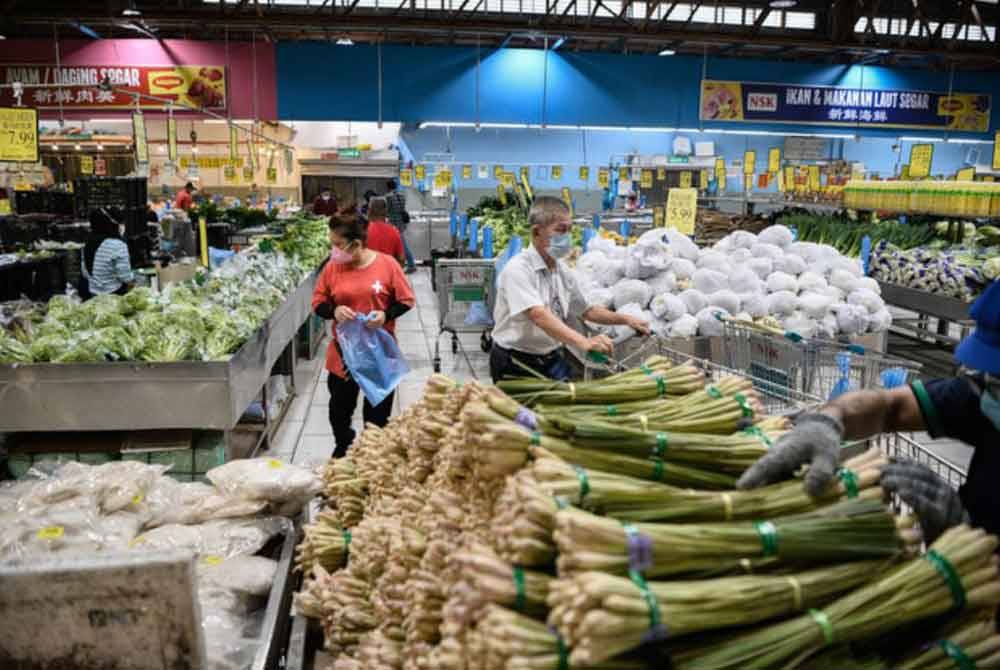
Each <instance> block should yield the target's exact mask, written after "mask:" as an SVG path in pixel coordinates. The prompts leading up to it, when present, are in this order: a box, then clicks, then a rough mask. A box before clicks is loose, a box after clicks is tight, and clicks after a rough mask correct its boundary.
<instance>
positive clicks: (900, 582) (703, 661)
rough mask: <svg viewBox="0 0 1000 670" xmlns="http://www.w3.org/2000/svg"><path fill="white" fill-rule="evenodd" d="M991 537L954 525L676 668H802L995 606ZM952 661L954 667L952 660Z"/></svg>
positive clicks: (998, 583)
mask: <svg viewBox="0 0 1000 670" xmlns="http://www.w3.org/2000/svg"><path fill="white" fill-rule="evenodd" d="M997 545H998V541H997V538H996V537H994V536H992V535H987V534H986V533H985V532H984V531H982V530H973V529H971V528H969V527H968V526H956V527H954V528H951V529H949V530H947V531H946V532H945V533H944V534H943V535H942V536H941V537H940V538H938V540H937V541H936V542H935V543H934V544H933V545H932V546H931V547H930V550H929V551H928V552H927V554H925V555H923V556H920V557H918V558H914V559H912V560H909V561H907V562H905V563H904V564H902V565H900V566H898V567H896V568H894V569H893V570H891V571H889V573H888V574H886V575H885V576H883V577H881V578H880V579H878V580H877V581H875V582H872V583H871V584H868V585H866V586H863V587H861V588H859V589H857V590H855V591H853V592H851V593H849V594H848V595H846V596H843V597H841V598H839V599H838V600H836V601H834V602H833V603H831V604H830V605H828V606H826V607H824V608H823V609H814V610H809V612H808V613H806V614H803V615H801V616H799V617H796V618H794V619H790V620H788V621H785V622H782V623H778V624H774V625H771V626H767V627H764V628H762V629H758V630H754V631H751V632H748V633H745V634H743V635H739V636H737V637H734V638H732V639H730V640H728V641H727V642H726V643H725V644H716V645H712V646H706V647H704V648H702V649H694V650H691V649H689V650H686V651H685V652H684V653H682V654H676V655H674V657H673V661H674V667H675V668H677V670H709V669H711V670H736V669H739V670H765V669H767V668H779V667H780V668H807V667H810V666H809V660H810V659H811V657H812V656H814V655H815V654H817V653H818V652H820V651H821V650H823V649H825V648H827V647H830V646H832V645H836V644H849V643H852V642H856V641H859V640H870V639H873V638H876V637H878V636H880V635H886V634H889V633H891V632H892V631H893V630H895V629H898V628H902V627H904V626H907V625H909V624H912V623H915V622H919V621H923V620H927V619H930V618H932V617H936V616H940V615H943V614H946V613H948V612H955V613H958V612H961V611H963V610H964V609H965V608H972V609H975V608H989V609H994V608H996V606H997V604H1000V572H998V570H997V557H996V556H995V555H994V553H995V552H996V549H997ZM953 665H954V664H953Z"/></svg>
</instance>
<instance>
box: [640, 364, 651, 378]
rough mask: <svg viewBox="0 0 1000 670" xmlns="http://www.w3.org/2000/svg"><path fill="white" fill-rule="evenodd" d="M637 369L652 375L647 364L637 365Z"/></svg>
mask: <svg viewBox="0 0 1000 670" xmlns="http://www.w3.org/2000/svg"><path fill="white" fill-rule="evenodd" d="M639 369H640V370H642V371H643V372H644V373H646V374H647V375H649V376H652V375H653V371H652V370H650V369H649V366H648V365H645V364H643V365H640V366H639Z"/></svg>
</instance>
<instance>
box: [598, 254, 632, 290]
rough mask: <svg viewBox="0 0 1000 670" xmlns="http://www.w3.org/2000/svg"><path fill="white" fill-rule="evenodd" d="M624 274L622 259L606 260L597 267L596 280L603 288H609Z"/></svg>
mask: <svg viewBox="0 0 1000 670" xmlns="http://www.w3.org/2000/svg"><path fill="white" fill-rule="evenodd" d="M624 276H625V261H624V260H610V259H609V260H608V261H607V262H606V263H604V265H602V266H600V267H599V268H597V281H598V282H600V284H601V286H603V287H605V288H611V287H612V286H614V285H615V284H617V283H618V282H619V281H620V280H621V279H622V277H624Z"/></svg>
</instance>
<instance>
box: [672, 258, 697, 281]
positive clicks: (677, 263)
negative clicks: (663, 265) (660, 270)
mask: <svg viewBox="0 0 1000 670" xmlns="http://www.w3.org/2000/svg"><path fill="white" fill-rule="evenodd" d="M696 269H697V268H696V267H695V264H694V262H692V261H689V260H688V259H686V258H674V259H673V260H672V261H671V262H670V271H671V272H673V273H674V275H675V276H676V277H677V278H678V279H690V278H691V277H692V276H693V275H694V271H695V270H696Z"/></svg>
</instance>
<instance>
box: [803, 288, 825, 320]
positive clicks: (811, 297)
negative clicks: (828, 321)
mask: <svg viewBox="0 0 1000 670" xmlns="http://www.w3.org/2000/svg"><path fill="white" fill-rule="evenodd" d="M832 304H833V298H831V297H830V296H828V295H823V294H822V293H803V294H802V295H800V296H799V302H798V307H799V311H801V312H802V313H803V314H805V315H806V316H808V317H809V318H810V319H822V318H823V317H824V316H826V314H827V312H829V311H830V306H831V305H832Z"/></svg>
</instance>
